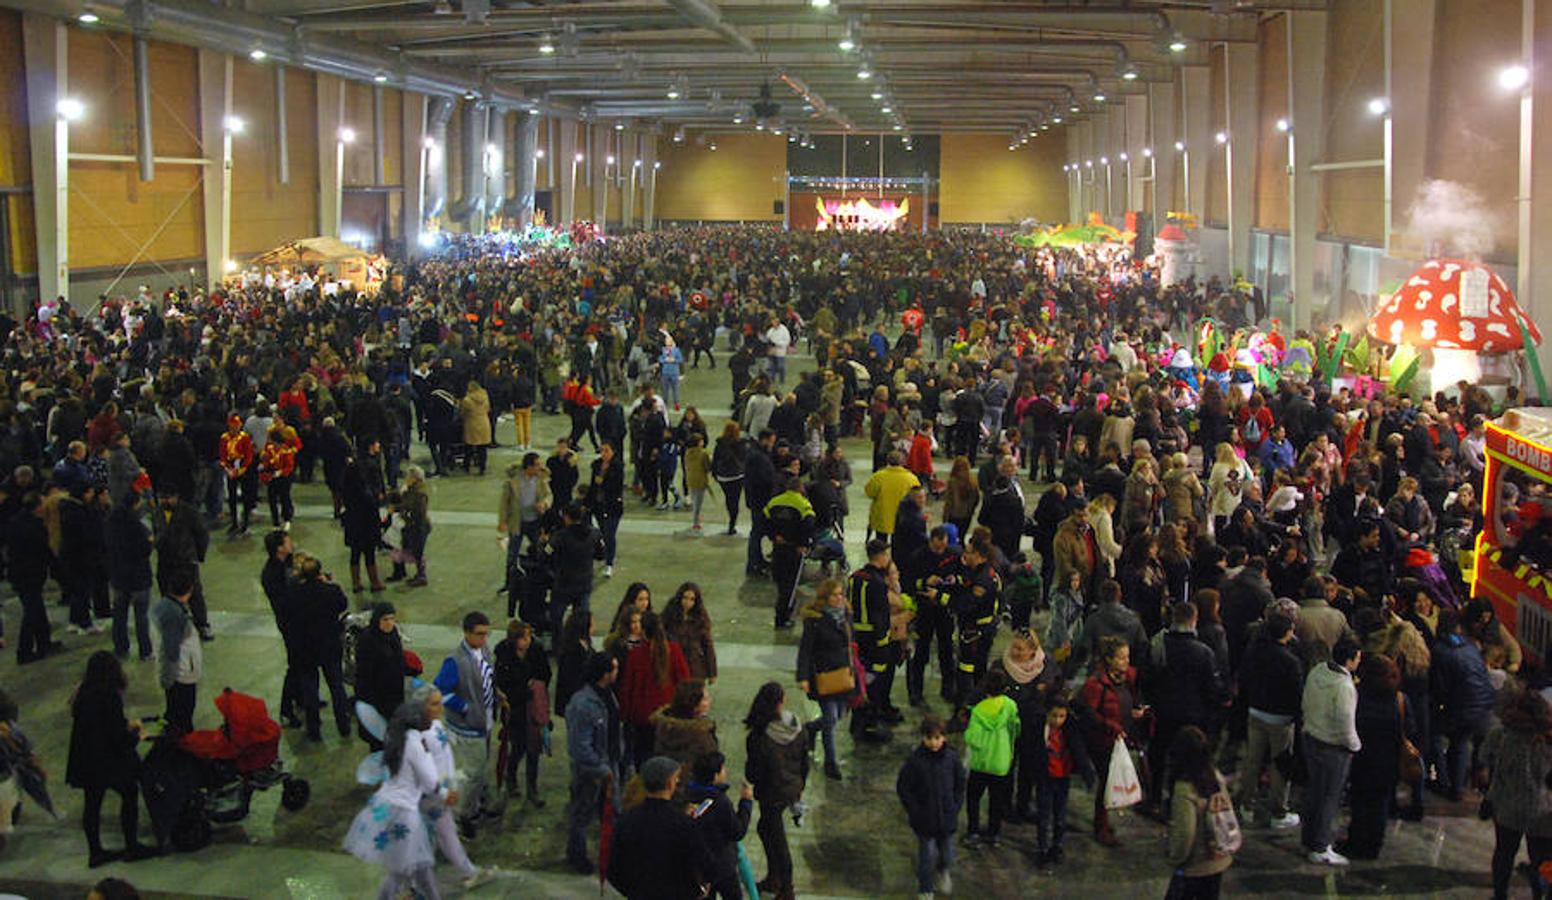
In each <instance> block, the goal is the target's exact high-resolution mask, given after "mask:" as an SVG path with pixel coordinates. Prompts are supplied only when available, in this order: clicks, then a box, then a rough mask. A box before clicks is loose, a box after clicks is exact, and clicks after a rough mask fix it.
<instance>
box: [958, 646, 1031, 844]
mask: <svg viewBox="0 0 1552 900" xmlns="http://www.w3.org/2000/svg"><path fill="white" fill-rule="evenodd" d="M1007 690H1008V676H1007V675H1006V674H1004V673H1003V672H1002V670H1000V669H993V670H992V671H991V672H989V673H987V676H986V679H985V680H984V681H982V682H981V693H982V695H983V697H984V699H982V700H981V701H980V702H979V703H977V704H975V705H974V706H972V707H971V708H970V724H969V726H968V727H967V728H966V729H965V749H966V750H967V752H968V757H969V758H968V763H969V767H970V780H969V783H968V785H967V791H966V797H965V800H966V803H965V812H966V816H967V817H968V818H969V825H970V828H969V830H968V831H967V832H966V833H965V846H967V847H978V846H980V845H981V844H982V843H985V844H987V845H988V846H992V847H995V846H997V842H998V836H999V835H1000V834H1001V832H1002V820H1003V819H1004V818H1005V817H1006V816H1007V814H1008V805H1009V802H1010V801H1011V800H1012V796H1013V779H1012V777H1011V776H1010V774H1009V773H1010V772H1011V771H1012V770H1013V742H1014V740H1015V739H1016V738H1017V737H1018V733H1019V714H1018V704H1017V703H1016V702H1014V701H1013V699H1012V698H1010V697H1009V696H1008V695H1007ZM988 792H989V793H990V794H991V801H990V804H989V805H990V811H989V813H988V815H987V827H986V832H985V834H984V835H983V834H982V833H981V827H980V825H981V795H982V794H986V793H988Z"/></svg>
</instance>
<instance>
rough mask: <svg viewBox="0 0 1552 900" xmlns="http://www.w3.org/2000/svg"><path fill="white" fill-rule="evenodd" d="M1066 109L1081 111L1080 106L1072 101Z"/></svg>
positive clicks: (1071, 111)
mask: <svg viewBox="0 0 1552 900" xmlns="http://www.w3.org/2000/svg"><path fill="white" fill-rule="evenodd" d="M1067 111H1068V112H1070V113H1075V112H1082V108H1081V107H1079V106H1078V104H1076V103H1074V104H1073V105H1071V106H1069V107H1067Z"/></svg>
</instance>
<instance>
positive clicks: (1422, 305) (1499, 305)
mask: <svg viewBox="0 0 1552 900" xmlns="http://www.w3.org/2000/svg"><path fill="white" fill-rule="evenodd" d="M1369 334H1370V335H1371V336H1372V337H1374V338H1375V339H1376V340H1378V341H1382V342H1384V343H1386V344H1389V345H1391V346H1392V347H1394V348H1395V352H1394V355H1392V356H1391V357H1390V359H1389V368H1390V370H1391V371H1392V372H1395V373H1398V375H1397V376H1396V377H1397V378H1398V379H1399V377H1400V376H1401V373H1405V372H1406V370H1407V369H1408V368H1416V367H1418V366H1420V365H1422V364H1424V363H1426V366H1424V367H1425V368H1426V369H1427V371H1428V375H1429V390H1430V391H1439V390H1444V389H1446V388H1448V387H1450V386H1452V385H1454V384H1456V383H1458V382H1461V381H1465V382H1468V383H1471V384H1481V383H1484V382H1487V383H1493V382H1497V383H1504V384H1506V383H1508V382H1509V381H1510V380H1511V379H1512V377H1513V375H1514V370H1515V366H1516V364H1517V357H1516V355H1515V351H1519V350H1526V351H1529V352H1526V354H1525V359H1526V362H1527V364H1528V365H1529V367H1530V370H1531V373H1532V375H1534V377H1535V380H1536V382H1537V387H1538V389H1539V391H1540V393H1539V396H1542V397H1545V396H1546V389H1545V386H1544V383H1543V378H1542V375H1541V368H1540V365H1539V363H1538V361H1537V359H1536V354H1535V352H1534V348H1535V346H1536V345H1537V344H1540V343H1541V330H1540V329H1539V328H1537V327H1536V323H1534V322H1532V321H1531V320H1530V319H1529V318H1527V317H1526V316H1525V315H1524V314H1523V313H1522V312H1521V310H1520V307H1519V305H1518V304H1517V303H1515V298H1514V292H1513V291H1512V290H1510V289H1509V285H1507V284H1505V283H1504V280H1503V279H1502V278H1500V277H1498V275H1497V274H1496V273H1495V272H1493V271H1492V270H1491V269H1489V268H1487V267H1486V266H1484V265H1482V264H1481V263H1477V262H1470V261H1467V260H1459V259H1432V260H1429V261H1428V262H1426V263H1423V264H1422V265H1421V266H1419V267H1418V269H1417V271H1415V272H1413V273H1412V275H1411V276H1410V277H1409V278H1407V280H1406V281H1405V282H1403V283H1402V284H1401V286H1400V287H1399V288H1398V289H1397V290H1396V292H1395V293H1394V294H1392V295H1391V296H1390V299H1389V300H1388V301H1386V302H1385V303H1382V304H1381V305H1380V308H1379V309H1378V310H1377V311H1376V312H1375V313H1374V315H1373V317H1372V318H1370V320H1369ZM1402 389H1404V388H1398V390H1402Z"/></svg>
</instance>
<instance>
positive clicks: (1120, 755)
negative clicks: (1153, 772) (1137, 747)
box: [1105, 738, 1142, 809]
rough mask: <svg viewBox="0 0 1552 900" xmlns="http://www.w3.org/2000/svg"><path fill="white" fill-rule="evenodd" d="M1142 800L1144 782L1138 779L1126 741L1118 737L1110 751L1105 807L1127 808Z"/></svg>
mask: <svg viewBox="0 0 1552 900" xmlns="http://www.w3.org/2000/svg"><path fill="white" fill-rule="evenodd" d="M1141 802H1142V783H1141V782H1139V781H1138V780H1137V767H1136V766H1134V765H1132V754H1131V753H1129V752H1127V749H1126V741H1125V740H1123V739H1121V738H1116V742H1115V749H1114V750H1111V751H1110V775H1109V777H1107V778H1106V779H1105V809H1126V808H1127V807H1128V806H1136V805H1137V804H1138V803H1141Z"/></svg>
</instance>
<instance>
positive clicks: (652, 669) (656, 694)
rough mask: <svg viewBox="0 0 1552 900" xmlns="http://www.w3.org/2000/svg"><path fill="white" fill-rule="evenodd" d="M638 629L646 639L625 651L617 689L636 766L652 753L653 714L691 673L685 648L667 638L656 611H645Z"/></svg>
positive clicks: (669, 699) (668, 699)
mask: <svg viewBox="0 0 1552 900" xmlns="http://www.w3.org/2000/svg"><path fill="white" fill-rule="evenodd" d="M641 629H642V632H643V633H644V634H645V635H646V640H644V641H643V642H641V643H640V644H638V645H636V646H635V647H632V648H631V651H630V653H629V654H627V655H626V657H625V669H624V671H622V672H621V673H620V680H619V684H618V687H617V689H616V690H617V692H618V695H619V700H620V718H621V719H623V720H624V721H625V739H626V744H627V746H628V747H629V748H630V752H631V759H632V760H633V761H634V762H635V765H636V766H637V767H638V768H640V766H641V764H642V763H644V762H646V761H647V760H648V759H649V758H650V757H651V756H652V745H653V730H654V726H653V724H652V714H653V713H655V712H657V711H658V710H660V709H662V708H663V707H665V706H667V705H668V704H669V703H671V702H673V699H674V690H675V689H676V688H678V686H679V682H681V681H684V680H685V679H686V678H689V677H690V666H689V663H687V662H685V659H684V652H683V651H682V650H680V649H679V645H678V644H675V643H674V642H673V641H670V640H669V639H668V635H667V634H666V633H664V631H663V623H662V621H661V620H659V619H658V616H657V613H654V612H648V613H644V614H643V615H642V617H641Z"/></svg>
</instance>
